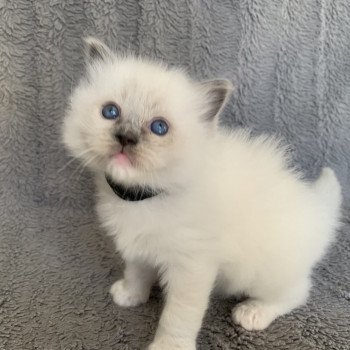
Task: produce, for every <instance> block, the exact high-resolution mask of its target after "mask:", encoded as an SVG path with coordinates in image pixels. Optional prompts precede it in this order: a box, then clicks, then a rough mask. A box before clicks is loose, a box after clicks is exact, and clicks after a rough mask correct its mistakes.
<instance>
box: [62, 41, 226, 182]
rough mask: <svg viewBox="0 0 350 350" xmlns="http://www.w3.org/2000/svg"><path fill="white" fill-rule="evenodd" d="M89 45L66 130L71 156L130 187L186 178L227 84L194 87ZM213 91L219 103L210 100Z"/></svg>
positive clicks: (166, 71) (100, 46)
mask: <svg viewBox="0 0 350 350" xmlns="http://www.w3.org/2000/svg"><path fill="white" fill-rule="evenodd" d="M87 42H88V47H87V49H88V58H89V63H88V64H89V66H88V72H87V79H86V80H83V81H82V82H81V83H80V85H79V86H78V87H77V88H76V89H75V91H74V93H73V95H72V97H71V105H70V109H69V111H68V113H67V116H66V118H65V122H64V142H65V144H66V145H67V146H68V148H69V149H70V150H71V151H72V153H73V154H74V155H75V156H76V157H78V158H80V159H81V160H83V162H85V163H86V165H87V166H89V167H91V168H93V169H94V170H95V171H102V172H104V173H106V174H108V175H110V176H112V177H113V178H114V179H115V180H116V181H121V182H124V183H129V184H136V183H137V184H143V183H145V184H149V183H152V182H154V183H159V182H162V180H164V181H163V182H166V178H167V177H169V173H171V172H176V171H177V170H183V171H186V168H188V166H189V165H190V164H191V163H192V162H195V161H196V156H198V153H199V152H200V148H201V145H202V143H203V142H204V141H205V138H206V137H207V135H208V130H209V129H210V124H211V123H212V122H211V119H213V117H214V116H215V115H217V114H218V111H219V110H220V109H221V107H222V105H223V103H224V101H225V99H226V96H227V92H228V89H229V85H228V83H227V82H225V81H223V82H224V83H223V85H224V87H223V86H220V88H219V89H218V81H216V82H215V83H212V82H211V83H206V84H196V83H194V82H192V81H190V80H189V79H188V78H187V77H186V75H184V74H183V73H182V72H180V71H176V70H169V69H166V68H164V67H162V66H160V65H156V64H154V63H149V62H145V61H142V60H139V59H135V58H124V59H119V58H117V57H116V56H115V55H114V54H113V53H112V52H111V51H110V50H109V49H108V48H107V47H106V46H104V45H103V44H102V43H100V42H98V41H96V40H95V39H89V40H88V41H87ZM213 84H214V85H215V84H216V87H217V88H216V91H219V90H220V91H219V95H220V96H219V95H218V92H217V93H216V95H213V96H212V95H210V94H209V90H210V89H209V88H208V87H209V85H210V86H211V88H212V86H214V85H213ZM215 99H216V101H214V100H215ZM213 105H215V107H214V109H213V107H212V106H213ZM210 114H212V115H210Z"/></svg>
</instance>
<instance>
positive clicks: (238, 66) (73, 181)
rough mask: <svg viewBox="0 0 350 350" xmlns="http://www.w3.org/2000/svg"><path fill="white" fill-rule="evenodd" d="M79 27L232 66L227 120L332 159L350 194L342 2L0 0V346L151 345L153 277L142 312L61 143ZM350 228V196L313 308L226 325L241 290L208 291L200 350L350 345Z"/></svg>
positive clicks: (218, 71)
mask: <svg viewBox="0 0 350 350" xmlns="http://www.w3.org/2000/svg"><path fill="white" fill-rule="evenodd" d="M85 35H96V36H98V37H99V38H101V39H103V40H105V41H106V42H107V43H108V44H110V45H111V46H113V47H115V48H116V49H117V50H118V51H119V52H126V51H131V52H136V53H139V54H142V55H146V56H150V57H155V58H159V59H163V60H165V61H166V62H169V63H170V64H179V65H181V66H183V67H185V68H187V70H188V71H189V72H190V74H192V75H193V76H194V77H197V78H212V77H225V78H228V79H231V80H232V81H233V83H234V85H235V86H236V90H235V92H234V95H233V97H232V99H231V102H230V105H229V106H228V108H226V110H225V113H224V115H223V117H222V122H223V124H224V125H225V126H226V127H237V126H247V127H250V128H252V129H253V130H254V132H256V133H261V132H268V133H278V134H279V135H281V136H283V137H284V138H285V139H286V140H287V141H288V142H289V143H290V144H291V145H292V148H293V157H294V161H295V164H297V165H298V166H300V168H302V169H304V171H305V174H306V177H307V178H309V179H312V178H315V177H316V176H317V175H318V172H319V170H320V168H321V167H322V166H324V165H327V166H330V167H332V168H333V169H334V170H335V171H336V173H337V176H338V177H339V179H340V181H341V183H342V186H343V194H344V197H345V200H344V203H345V204H344V207H347V206H348V205H349V202H350V186H349V183H350V182H349V180H350V171H349V167H350V155H349V148H350V3H349V1H348V0H310V1H309V0H308V1H305V0H284V1H282V0H230V1H229V0H222V1H221V0H220V1H215V0H196V1H190V0H179V1H163V0H153V1H152V0H139V1H136V0H128V1H126V0H125V1H114V0H105V1H72V0H64V1H56V0H40V1H39V0H38V1H35V0H32V1H28V0H16V1H6V0H0V139H1V142H0V174H1V186H0V349H1V350H26V349H30V350H34V349H37V350H58V349H61V350H73V349H74V350H83V349H85V350H94V349H96V350H97V349H99V350H112V349H113V350H116V349H118V350H119V349H120V350H122V349H142V348H144V347H145V346H146V344H147V343H148V342H149V341H150V340H151V338H152V335H153V334H154V331H155V327H156V323H157V320H158V317H159V314H160V310H161V307H162V301H161V300H162V298H161V292H160V291H159V290H158V289H155V290H154V291H153V293H152V295H151V299H150V302H149V303H148V304H146V305H144V306H141V307H138V308H135V309H121V308H118V307H117V306H115V305H114V304H113V303H112V301H111V298H110V297H109V295H108V289H109V286H110V285H111V284H112V282H114V281H115V280H116V279H117V278H119V277H120V276H121V274H122V264H121V261H120V258H119V257H118V256H117V255H116V254H115V253H114V248H113V245H112V244H111V242H110V241H109V240H108V239H107V238H106V237H105V235H104V232H103V231H102V230H101V229H100V227H99V225H98V224H97V222H96V216H95V214H94V211H93V209H92V207H93V185H92V181H91V175H90V174H89V173H88V172H86V171H85V170H83V169H81V168H80V167H79V164H78V163H77V162H75V161H72V162H70V159H69V157H68V155H67V153H66V152H65V150H64V149H63V147H62V145H61V144H60V125H61V121H62V116H63V114H64V110H65V107H66V100H67V97H68V95H69V93H70V91H71V88H72V86H73V85H74V84H75V83H76V81H77V79H78V78H79V76H80V75H81V73H82V71H83V54H82V41H81V37H82V36H85ZM69 162H70V163H69ZM258 175H259V174H257V176H258ZM349 230H350V219H349V215H348V211H347V210H345V209H344V226H343V228H342V229H341V230H340V233H339V235H338V240H337V242H336V243H335V244H334V246H333V247H332V249H330V251H329V253H328V255H327V257H326V258H325V259H324V260H323V261H322V262H321V263H320V264H319V265H318V266H317V268H316V269H315V272H314V278H313V279H314V288H313V290H312V293H311V297H310V299H309V301H308V303H307V305H305V306H303V307H301V308H299V309H297V310H295V311H293V312H292V313H290V314H289V315H286V316H284V317H281V318H279V319H277V320H276V321H275V322H274V323H273V324H272V325H271V326H270V327H269V328H268V329H267V330H266V331H262V332H255V333H252V332H248V331H245V330H243V329H242V328H240V327H238V326H235V325H233V324H232V322H231V319H230V309H231V308H232V306H233V305H234V303H235V302H236V301H235V300H234V299H228V300H219V299H216V298H213V300H212V303H211V305H210V307H209V309H208V313H207V315H206V318H205V320H204V324H203V328H202V331H201V333H200V335H199V338H198V347H199V349H208V350H209V349H242V350H243V349H244V350H247V349H259V350H265V349H266V350H268V349H271V350H272V349H284V350H286V349H290V350H296V349H305V350H306V349H324V350H326V349H327V350H330V349H337V350H340V349H343V350H345V349H350V345H349V342H350V340H349V338H350V336H349V334H350V318H349V314H350V305H349V299H350V291H349V289H350V286H349V285H350V277H349V274H350V237H349Z"/></svg>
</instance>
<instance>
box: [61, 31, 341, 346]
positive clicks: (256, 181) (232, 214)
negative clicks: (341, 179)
mask: <svg viewBox="0 0 350 350" xmlns="http://www.w3.org/2000/svg"><path fill="white" fill-rule="evenodd" d="M86 42H87V58H88V64H87V75H86V78H85V79H84V80H82V81H81V83H80V84H79V86H78V87H77V88H76V89H75V91H74V93H73V95H72V97H71V104H70V109H69V111H68V113H67V116H66V118H65V121H64V142H65V144H66V145H67V147H68V148H69V149H70V151H71V152H72V153H73V155H75V156H76V157H78V158H80V159H81V160H82V161H84V162H86V164H87V165H88V166H89V167H90V168H91V169H93V170H94V172H95V173H96V181H97V187H98V204H97V209H98V213H99V216H100V219H101V221H102V223H103V225H104V227H105V228H106V229H107V231H108V233H109V234H110V235H111V236H112V237H113V238H114V240H115V243H116V246H117V249H118V251H119V252H120V254H121V255H122V256H123V258H124V259H125V263H126V268H125V275H124V278H123V279H121V280H119V281H117V282H116V283H115V284H114V285H113V286H112V288H111V293H112V295H113V299H114V301H115V302H116V303H117V304H118V305H121V306H136V305H138V304H140V303H144V302H146V301H147V299H148V297H149V293H150V289H151V286H152V284H153V283H154V281H155V279H156V277H157V275H158V276H159V277H160V281H161V284H162V285H163V286H164V288H165V290H166V304H165V308H164V310H163V313H162V316H161V319H160V323H159V327H158V330H157V333H156V336H155V339H154V341H153V343H152V344H151V345H150V347H149V349H152V350H156V349H162V350H172V349H183V350H184V349H188V350H189V349H191V350H193V349H195V347H196V346H195V343H196V336H197V333H198V331H199V329H200V326H201V322H202V318H203V315H204V313H205V310H206V308H207V305H208V300H209V297H210V294H211V292H212V290H213V288H214V285H215V286H217V287H218V288H220V289H221V290H222V291H224V292H225V293H227V294H236V293H239V294H243V295H247V296H249V299H247V300H246V301H244V302H242V303H240V304H238V305H236V306H235V307H234V309H233V310H232V318H233V320H234V321H235V322H236V323H238V324H240V325H241V326H243V327H244V328H246V329H248V330H260V329H264V328H266V327H267V326H268V325H269V324H270V323H271V322H272V321H273V320H274V319H275V318H276V317H278V316H280V315H282V314H284V313H286V312H289V311H291V310H292V309H293V308H295V307H297V306H298V305H301V304H302V303H304V302H305V300H306V298H307V295H308V292H309V289H310V273H311V270H312V267H313V266H314V265H315V263H316V262H317V261H318V260H319V259H320V258H321V256H322V255H323V254H324V252H325V249H326V247H327V246H328V245H329V243H330V242H331V240H332V239H333V236H334V232H335V228H336V226H337V224H338V217H339V212H340V202H341V194H340V187H339V184H338V182H337V179H336V177H335V176H334V173H333V171H332V170H330V169H328V168H325V169H324V170H323V171H322V174H321V176H320V178H319V179H318V180H317V181H316V182H315V183H313V184H309V183H304V182H302V181H301V180H300V178H299V176H298V174H296V173H295V172H293V171H292V170H289V169H288V167H287V160H286V158H287V157H286V152H285V149H284V148H283V147H282V146H281V145H280V143H279V142H278V141H276V140H275V139H271V138H267V137H258V138H251V137H250V136H249V134H248V133H247V132H242V131H239V132H233V131H227V130H226V131H225V130H222V129H219V128H217V119H218V114H219V113H220V110H221V109H222V107H223V106H224V104H225V102H226V100H227V98H228V95H229V93H230V91H231V85H230V83H229V82H227V81H225V80H214V81H207V82H203V83H196V82H194V81H192V80H190V79H189V78H188V77H187V76H186V75H185V74H184V73H183V72H182V71H180V70H176V69H170V68H167V67H165V66H163V65H160V64H157V63H151V62H148V61H144V60H141V59H137V58H132V57H131V58H130V57H126V58H122V57H117V56H116V55H115V54H113V53H112V52H111V51H110V50H109V49H108V48H107V47H106V46H105V45H104V44H102V43H101V42H99V41H97V40H96V39H92V38H88V39H87V40H86Z"/></svg>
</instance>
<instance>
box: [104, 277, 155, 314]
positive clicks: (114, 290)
mask: <svg viewBox="0 0 350 350" xmlns="http://www.w3.org/2000/svg"><path fill="white" fill-rule="evenodd" d="M109 292H110V293H111V295H112V296H113V301H114V302H115V303H116V304H117V305H119V306H123V307H130V306H137V305H140V304H143V303H145V302H146V301H147V300H148V297H149V294H148V292H146V293H145V292H144V291H140V290H137V289H132V288H130V287H129V286H128V285H127V283H126V281H125V280H124V279H121V280H119V281H117V282H115V283H113V285H112V287H111V289H110V290H109Z"/></svg>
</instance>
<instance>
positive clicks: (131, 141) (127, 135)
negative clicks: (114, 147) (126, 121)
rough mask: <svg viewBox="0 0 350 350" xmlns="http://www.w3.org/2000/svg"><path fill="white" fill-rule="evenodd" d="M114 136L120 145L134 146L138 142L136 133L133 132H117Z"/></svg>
mask: <svg viewBox="0 0 350 350" xmlns="http://www.w3.org/2000/svg"><path fill="white" fill-rule="evenodd" d="M115 138H116V140H118V141H119V142H120V144H121V145H122V146H127V145H131V146H134V145H136V144H137V143H138V142H139V138H138V135H136V134H134V133H133V132H123V133H122V132H117V133H116V134H115Z"/></svg>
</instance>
